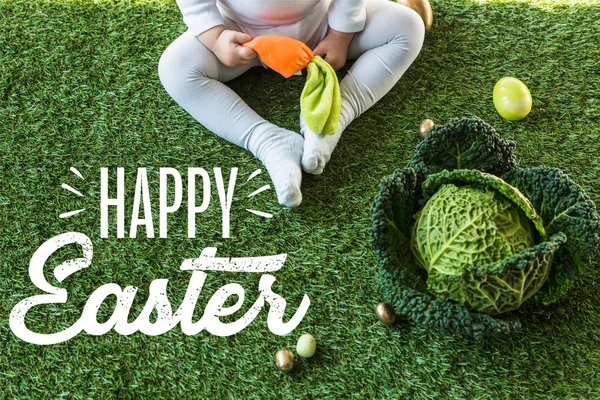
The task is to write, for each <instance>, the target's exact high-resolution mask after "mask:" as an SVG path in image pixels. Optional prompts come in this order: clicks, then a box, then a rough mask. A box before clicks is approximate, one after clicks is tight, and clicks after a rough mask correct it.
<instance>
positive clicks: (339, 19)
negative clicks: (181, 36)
mask: <svg viewBox="0 0 600 400" xmlns="http://www.w3.org/2000/svg"><path fill="white" fill-rule="evenodd" d="M365 4H366V0H177V5H178V6H179V9H180V10H181V13H182V15H183V21H184V23H185V24H186V25H187V27H188V28H189V29H190V31H191V32H192V33H193V34H194V35H199V34H201V33H202V32H204V31H207V30H208V29H210V28H213V27H215V26H217V25H223V18H222V15H223V16H226V17H227V18H230V19H232V20H233V21H235V22H237V23H239V24H241V25H244V26H248V27H254V28H267V27H276V26H281V25H287V24H294V23H297V22H298V21H301V20H302V19H303V18H304V16H306V15H310V14H312V13H313V12H314V10H318V9H323V8H325V9H327V7H329V8H328V12H327V21H328V23H329V26H330V27H331V28H333V29H335V30H337V31H340V32H359V31H361V30H362V29H363V28H364V26H365V20H366V11H365Z"/></svg>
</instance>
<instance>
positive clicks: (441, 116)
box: [0, 0, 600, 399]
mask: <svg viewBox="0 0 600 400" xmlns="http://www.w3.org/2000/svg"><path fill="white" fill-rule="evenodd" d="M431 3H432V6H433V9H434V18H435V20H434V25H433V28H432V30H431V31H430V32H429V33H428V34H427V36H426V40H425V44H424V47H423V50H422V53H421V54H420V55H419V57H418V59H417V61H416V62H415V63H414V65H413V66H411V68H410V69H409V71H408V72H407V73H406V75H405V76H404V77H403V78H402V80H401V81H400V82H399V84H398V85H397V86H396V87H395V88H394V89H393V90H392V91H391V92H390V93H389V94H388V95H387V96H386V97H385V98H384V99H383V100H382V101H380V102H379V103H378V104H377V105H375V106H374V107H373V108H372V109H370V110H369V111H367V112H366V113H365V114H364V115H363V116H362V117H361V118H360V119H358V120H356V121H355V122H353V124H352V125H351V126H350V127H349V128H348V129H347V131H346V132H345V134H344V136H343V138H342V140H341V142H340V144H339V146H338V148H337V149H336V151H335V153H334V156H333V158H332V160H331V162H330V163H329V165H328V167H327V169H326V171H325V173H324V174H323V175H321V176H319V177H312V176H306V177H305V178H304V182H303V194H304V199H305V200H304V202H303V204H302V205H301V206H300V207H299V208H297V209H291V210H290V209H282V208H281V207H279V206H278V204H277V201H276V199H275V194H274V192H273V191H268V192H266V193H265V194H262V195H260V196H257V197H256V198H254V199H252V200H247V199H246V195H247V194H249V193H250V192H251V191H253V190H254V189H256V188H258V187H260V186H262V185H264V184H267V183H269V182H270V181H269V179H268V176H267V175H266V174H265V173H263V174H261V175H260V176H259V177H258V178H255V179H254V180H252V181H250V182H246V178H247V176H249V174H250V173H251V172H252V171H254V170H255V169H257V168H261V165H260V163H259V162H258V161H257V160H256V159H254V158H253V157H252V156H251V155H250V154H249V153H247V152H244V151H242V150H240V149H238V148H236V147H234V146H233V145H230V144H229V143H227V142H225V141H224V140H222V139H219V138H217V137H215V136H214V135H213V134H211V133H210V132H207V131H206V130H205V129H203V127H201V126H200V125H199V124H197V123H196V122H195V121H194V120H193V119H192V118H191V117H189V116H188V115H187V114H186V113H185V112H184V111H183V110H182V109H180V108H179V107H178V106H177V105H176V104H175V103H174V102H173V101H172V100H171V99H170V98H169V96H168V95H167V94H166V92H165V91H164V90H163V88H162V86H161V84H160V82H159V80H158V76H157V63H158V59H159V57H160V55H161V54H162V52H163V50H164V49H165V48H166V47H167V46H168V45H169V44H170V43H171V41H173V40H174V39H175V38H176V37H177V36H178V35H179V34H180V33H181V32H182V31H183V30H184V29H185V28H184V25H183V23H182V20H181V17H180V14H179V11H178V9H177V7H176V5H175V2H173V1H163V0H155V1H146V2H144V1H125V0H123V1H119V2H113V1H102V0H101V1H97V2H91V1H81V0H74V1H68V0H59V1H43V0H33V1H24V0H3V1H2V0H0V32H2V34H1V35H0V57H1V58H0V160H1V161H0V168H1V175H0V176H1V178H0V270H1V271H2V278H3V279H2V282H1V283H0V293H2V296H1V298H0V398H28V397H31V398H55V397H66V398H107V397H116V398H124V399H126V398H140V397H143V398H157V397H163V398H185V397H189V398H207V397H215V398H319V399H320V398H344V397H352V398H359V399H363V398H392V397H394V398H399V397H402V398H422V399H425V398H489V399H498V398H510V399H515V398H524V399H530V398H535V397H545V396H549V397H552V398H593V397H598V396H600V376H599V375H598V371H599V370H600V353H598V348H599V347H600V313H599V311H600V297H599V296H598V292H600V281H599V279H598V274H597V270H598V258H596V259H595V261H594V263H593V265H592V268H591V269H590V270H589V271H587V272H586V273H585V274H584V275H583V277H582V278H580V279H578V280H577V281H576V282H575V284H574V286H573V288H572V290H571V291H570V295H569V297H568V298H566V299H564V300H562V301H560V302H559V303H558V304H555V305H553V306H551V307H546V308H541V307H533V306H528V307H525V308H524V309H523V310H522V311H519V312H518V315H519V318H521V319H522V321H523V325H524V326H523V329H522V331H520V332H519V333H515V334H512V335H509V336H501V337H496V338H492V339H489V340H486V341H482V342H474V341H471V340H468V339H465V338H462V337H444V336H440V335H438V334H436V333H435V332H431V331H428V330H426V329H423V328H421V327H418V326H412V325H407V324H403V323H400V324H397V325H396V326H394V327H392V328H389V327H386V326H384V325H382V324H380V323H378V322H377V321H376V320H375V318H374V314H373V309H374V307H375V305H376V304H377V302H378V301H380V297H379V294H378V293H377V289H376V286H375V281H374V273H375V270H376V265H375V259H374V255H373V252H372V251H371V249H370V244H369V239H368V229H369V224H370V203H371V199H372V197H373V195H374V193H375V190H376V187H377V184H378V182H379V180H380V179H381V178H382V177H383V176H384V175H386V174H389V173H391V172H392V171H393V170H394V169H395V168H396V167H399V166H403V165H404V164H405V163H406V161H407V160H408V159H409V157H410V156H411V154H412V152H413V150H414V148H415V145H416V144H417V143H418V141H419V138H418V135H417V127H418V125H419V122H420V121H421V120H422V119H423V118H431V119H433V120H434V121H435V122H437V123H444V122H446V121H447V120H449V119H451V118H455V117H462V116H471V115H477V116H479V117H481V118H483V119H484V120H486V121H487V122H489V123H490V124H492V125H493V126H494V127H495V128H496V129H497V130H498V131H499V132H500V133H501V134H502V135H503V136H504V137H506V138H508V139H513V140H516V141H517V142H518V147H517V155H518V157H519V160H520V164H521V165H522V166H533V165H539V164H544V165H547V166H553V167H559V168H561V169H563V170H565V171H566V172H567V173H568V174H569V175H570V176H572V178H573V179H574V180H575V181H576V182H577V183H579V184H580V185H581V186H582V187H584V188H585V189H586V190H587V192H588V193H589V194H590V195H591V197H592V198H593V199H594V200H595V201H596V202H599V201H600V163H598V154H600V144H598V139H599V138H600V127H599V126H600V100H599V98H598V94H599V93H600V79H599V75H598V72H599V71H600V61H599V60H600V48H599V47H598V43H599V42H600V26H599V25H598V20H600V3H599V2H597V1H552V0H548V1H518V2H515V1H488V2H485V1H481V2H477V1H469V0H432V1H431ZM506 75H513V76H517V77H519V78H520V79H521V80H523V81H524V82H525V83H526V84H527V85H528V86H529V89H530V90H531V92H532V95H533V99H534V105H533V110H532V112H531V114H530V115H529V116H528V117H527V118H526V119H524V120H522V121H519V122H508V121H504V120H502V119H501V118H500V117H499V115H498V114H497V113H496V111H495V110H494V107H493V104H492V99H491V93H492V88H493V86H494V84H495V82H496V81H497V80H498V79H499V78H500V77H502V76H506ZM302 84H303V80H302V79H294V78H291V79H289V80H284V79H283V78H281V77H279V76H278V75H276V74H274V73H271V72H268V71H264V70H261V69H256V70H252V71H250V72H248V73H247V74H245V75H244V76H242V77H241V78H239V79H237V80H235V81H233V82H231V84H230V85H231V87H233V88H234V89H235V90H237V91H238V92H239V93H240V94H241V95H242V97H243V98H244V99H245V100H246V101H247V102H248V103H249V104H250V105H251V106H253V107H254V108H255V109H256V110H257V111H258V112H259V113H261V114H262V115H264V116H265V117H267V118H269V119H271V120H272V121H274V122H276V123H279V124H281V125H283V126H285V127H287V128H290V129H296V123H297V118H298V113H299V105H298V98H299V94H300V91H301V88H302ZM71 166H75V167H76V168H78V169H79V170H80V171H81V172H82V174H83V175H84V176H85V178H86V180H85V181H81V180H79V179H78V178H76V177H75V176H74V175H73V174H71V173H70V172H69V167H71ZM118 166H119V167H124V168H125V174H126V190H127V194H126V199H127V210H126V215H127V214H129V215H130V213H131V208H132V204H131V203H132V200H133V191H134V188H135V177H136V169H137V168H138V167H147V168H148V172H149V181H150V191H151V195H150V196H151V199H152V200H153V201H154V203H153V207H154V209H153V212H154V216H155V220H154V222H155V224H157V223H158V211H157V210H158V209H157V207H158V169H159V167H173V168H176V169H178V170H179V171H180V172H181V173H182V174H183V175H184V176H185V174H186V171H187V168H188V167H203V168H206V169H208V170H212V168H213V167H221V168H223V169H224V170H226V171H227V170H229V169H230V168H233V167H239V168H240V170H239V174H240V178H239V179H238V186H239V187H238V189H237V190H236V192H235V196H234V202H233V206H232V209H231V228H232V232H231V233H232V238H231V239H223V238H222V237H221V214H220V206H219V202H218V196H217V193H216V191H214V192H213V197H212V203H211V206H210V207H209V209H208V211H206V212H205V213H203V214H202V215H201V216H199V217H198V226H197V228H198V235H197V238H196V239H188V238H187V237H186V229H187V219H186V212H185V209H184V207H182V209H181V210H180V211H179V212H178V213H176V214H175V215H173V217H172V218H171V220H170V223H169V238H168V239H162V240H160V239H146V238H136V239H127V238H126V239H117V238H116V237H115V230H114V226H113V228H112V230H111V236H110V238H108V239H101V238H100V209H99V196H100V168H102V167H111V168H113V169H112V170H113V172H114V167H118ZM211 175H212V173H211ZM213 182H214V181H213ZM61 183H68V184H70V185H71V186H74V187H76V188H77V189H79V190H81V191H82V193H83V194H84V195H85V197H84V198H78V197H76V196H74V195H70V194H69V193H68V192H66V191H65V190H63V189H61V187H60V185H61ZM184 205H185V202H184ZM84 207H85V208H86V211H85V212H83V213H82V214H80V215H78V216H75V217H72V218H67V219H60V218H58V214H60V213H62V212H65V211H70V210H75V209H79V208H84ZM245 208H254V209H257V210H262V211H267V212H271V213H273V214H274V218H272V219H264V218H260V217H257V216H253V215H252V214H249V213H247V212H246V211H245ZM126 220H127V218H126ZM111 221H113V222H114V219H111ZM128 225H129V224H128V223H127V224H126V227H127V228H128ZM72 230H75V231H78V232H83V233H85V234H86V235H88V236H89V237H90V238H91V239H92V241H93V244H94V260H93V263H92V266H91V267H90V268H89V269H88V270H84V271H80V272H78V273H76V274H75V275H73V276H71V277H70V278H68V279H67V280H65V281H64V282H63V283H61V284H58V283H57V282H56V281H55V280H53V278H52V277H51V271H52V269H51V268H52V267H53V266H55V265H57V263H58V262H61V261H63V260H66V259H69V258H72V257H75V256H78V254H79V253H78V252H77V251H76V250H75V249H70V250H68V249H65V250H64V251H63V252H61V253H60V254H59V256H57V257H53V258H52V263H49V266H48V267H47V268H46V271H47V275H46V276H47V278H48V279H49V280H50V282H53V283H54V284H57V285H59V286H61V287H64V288H66V289H67V290H68V291H69V300H68V302H67V303H66V304H64V305H61V304H58V305H53V306H40V307H37V308H35V309H34V311H32V313H31V314H30V318H29V319H28V321H29V324H30V326H31V327H33V328H35V329H37V330H39V331H42V332H54V331H57V330H61V329H64V328H65V327H67V326H69V325H70V324H72V323H73V322H74V321H76V320H77V318H78V316H79V313H80V311H81V309H82V308H83V306H84V304H85V300H86V299H87V298H88V296H89V295H90V294H91V292H92V291H93V290H95V289H96V288H97V287H99V286H101V285H103V284H105V283H110V282H114V283H118V284H119V285H121V286H122V287H125V286H127V285H132V286H138V287H139V291H138V295H137V298H136V301H135V303H134V310H136V311H135V312H134V313H133V314H134V315H136V314H137V313H138V312H139V311H140V310H141V307H142V306H143V304H144V302H145V299H146V297H147V294H148V285H149V283H150V282H151V281H152V280H153V279H158V278H168V279H169V288H168V295H169V298H170V299H171V303H172V304H173V305H174V307H177V306H178V305H179V304H180V302H181V299H182V298H183V295H184V293H185V289H186V287H187V283H188V280H189V273H188V272H184V271H179V266H180V264H181V262H182V261H183V260H184V259H186V258H193V257H197V256H199V254H200V252H201V251H202V249H203V248H205V247H218V253H217V256H219V255H220V256H258V255H269V254H277V253H284V252H285V253H288V259H287V261H286V263H285V266H284V267H283V268H282V269H281V270H280V271H278V272H276V273H275V274H274V275H275V276H276V278H277V281H276V283H275V284H274V285H273V290H274V291H275V292H277V293H280V294H281V295H283V296H284V297H285V298H286V299H287V300H288V309H287V312H286V318H289V316H290V315H291V312H293V311H295V309H296V308H297V306H298V305H299V303H300V301H301V298H302V295H303V294H307V295H308V296H309V297H310V299H311V306H310V308H309V310H308V313H307V315H306V316H305V318H304V320H303V321H302V323H301V325H300V326H299V327H298V328H297V329H296V330H294V331H293V332H292V333H291V334H290V335H288V336H277V335H274V334H272V333H271V332H270V331H269V330H268V328H267V324H266V308H265V309H263V311H261V313H260V314H259V316H258V318H257V319H256V320H255V321H254V322H253V323H252V324H251V325H250V326H249V327H248V328H246V329H244V330H243V331H242V332H240V333H239V334H237V335H235V336H232V337H217V336H214V335H211V334H209V333H207V332H206V331H203V332H201V333H199V334H198V335H195V336H186V335H184V334H183V333H182V332H181V330H180V329H179V327H177V328H175V329H173V330H172V331H170V332H169V333H167V334H164V335H162V336H155V337H152V336H145V335H142V334H140V333H136V334H134V335H132V336H120V335H118V334H116V333H114V332H113V331H111V332H109V333H108V334H106V335H104V336H90V335H88V334H85V333H82V334H80V335H78V336H76V337H75V338H73V339H71V340H70V341H67V342H65V343H61V344H57V345H52V346H36V345H32V344H28V343H25V342H23V341H21V340H19V339H17V338H16V337H15V336H14V335H13V334H12V333H11V331H10V329H9V324H8V315H9V313H10V310H11V309H12V307H13V306H14V305H15V304H16V303H17V302H19V301H21V300H22V299H24V298H26V297H28V296H32V295H35V294H38V293H39V291H38V290H37V289H35V288H34V287H33V285H32V284H31V282H30V281H29V278H28V263H29V260H30V258H31V256H32V254H33V253H34V251H35V250H36V249H37V248H38V247H39V246H40V245H41V244H42V243H43V242H44V241H45V240H47V239H49V238H50V237H53V236H55V235H57V234H59V233H63V232H68V231H72ZM141 233H142V232H141V231H140V234H141ZM258 280H259V277H258V276H256V275H253V274H245V275H242V274H234V273H210V274H209V276H208V278H207V281H206V285H205V287H204V289H203V291H202V294H201V295H200V299H199V301H198V306H197V309H196V310H197V313H196V314H197V317H200V316H201V312H202V310H203V309H204V305H205V304H206V302H207V301H208V299H209V298H210V296H211V295H212V293H213V292H214V291H215V290H216V289H218V288H219V287H221V286H222V285H224V284H226V283H231V282H238V283H240V284H242V286H243V287H244V288H245V289H246V300H245V302H244V305H243V307H242V310H246V309H247V308H248V307H249V306H250V305H251V304H252V303H253V302H254V300H255V299H256V294H257V288H258V286H257V285H258ZM111 301H112V302H111ZM112 307H114V299H109V301H107V304H106V305H104V306H103V307H102V308H101V309H100V312H99V315H100V316H101V318H108V317H109V316H110V313H111V312H112ZM240 315H241V313H240ZM303 332H310V333H312V334H313V335H314V336H315V337H316V339H317V341H318V344H319V346H318V352H317V355H316V356H315V357H314V358H312V359H310V360H308V361H303V362H301V368H300V370H298V371H296V372H294V373H293V374H289V375H286V374H283V373H280V372H278V371H277V370H276V369H275V367H274V365H273V362H272V359H273V355H274V354H275V352H276V351H277V350H279V349H281V348H289V349H294V347H295V343H296V341H297V339H298V337H299V336H300V335H301V334H302V333H303Z"/></svg>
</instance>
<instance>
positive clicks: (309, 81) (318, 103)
mask: <svg viewBox="0 0 600 400" xmlns="http://www.w3.org/2000/svg"><path fill="white" fill-rule="evenodd" d="M243 46H245V47H250V48H251V49H253V50H254V51H256V53H257V54H258V57H259V58H260V60H261V61H262V62H263V63H264V64H265V65H267V66H268V67H269V68H271V69H273V70H274V71H276V72H278V73H279V74H281V75H282V76H283V77H284V78H289V77H290V76H292V75H294V74H295V73H297V72H298V71H301V70H303V69H304V68H307V76H306V83H305V85H304V89H303V90H302V94H301V95H300V112H301V113H302V117H303V118H304V121H305V122H306V124H307V125H308V127H309V128H310V130H311V131H312V132H315V133H324V134H330V135H332V134H334V133H335V131H336V129H337V126H338V120H339V116H340V107H341V95H340V87H339V83H338V79H337V75H336V74H335V71H334V69H333V68H332V67H331V65H329V63H327V62H326V61H325V60H323V59H322V58H321V57H320V56H315V55H314V54H313V52H312V51H311V50H310V49H309V48H308V46H306V45H305V44H304V43H302V42H301V41H299V40H296V39H292V38H288V37H285V36H277V35H264V36H258V37H256V38H254V39H253V40H251V41H250V42H247V43H244V45H243Z"/></svg>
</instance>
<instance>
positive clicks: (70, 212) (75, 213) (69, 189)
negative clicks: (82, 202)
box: [58, 167, 85, 218]
mask: <svg viewBox="0 0 600 400" xmlns="http://www.w3.org/2000/svg"><path fill="white" fill-rule="evenodd" d="M69 170H70V171H71V172H72V173H74V174H75V175H77V176H78V177H79V179H82V180H85V179H84V178H83V175H81V172H79V171H78V170H77V168H75V167H71V168H69ZM60 186H61V187H62V188H63V189H65V190H68V191H69V192H71V193H73V194H75V195H77V196H79V197H85V196H84V195H83V193H81V192H80V191H79V190H77V189H75V188H73V187H71V186H69V185H67V184H66V183H63V184H62V185H60ZM84 210H85V208H82V209H80V210H75V211H68V212H64V213H62V214H60V215H59V216H58V218H69V217H72V216H73V215H77V214H79V213H80V212H82V211H84Z"/></svg>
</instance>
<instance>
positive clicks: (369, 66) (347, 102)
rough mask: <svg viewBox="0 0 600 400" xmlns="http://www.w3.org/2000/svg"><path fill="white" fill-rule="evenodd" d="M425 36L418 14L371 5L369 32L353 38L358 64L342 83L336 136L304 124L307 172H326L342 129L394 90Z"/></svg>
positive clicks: (352, 54)
mask: <svg viewBox="0 0 600 400" xmlns="http://www.w3.org/2000/svg"><path fill="white" fill-rule="evenodd" d="M424 35H425V26H424V24H423V20H422V19H421V17H420V16H419V15H418V14H417V13H416V12H415V11H413V10H411V9H410V8H408V7H405V6H401V5H399V4H397V3H395V2H391V1H389V0H369V2H368V3H367V22H366V25H365V28H364V30H363V31H361V32H359V33H357V34H356V35H355V36H354V38H353V39H352V42H351V43H350V48H349V52H348V59H355V58H358V59H357V60H356V61H355V63H354V65H353V66H352V67H351V68H350V70H349V71H348V74H347V75H346V76H345V77H344V79H342V81H341V82H340V91H341V95H342V109H341V115H340V122H339V126H338V129H337V131H336V133H335V134H333V135H323V134H320V133H319V132H317V133H319V134H315V133H313V132H311V131H310V129H308V127H307V126H306V124H305V123H304V121H303V120H302V118H301V120H300V124H301V132H302V134H303V136H304V156H303V157H302V167H303V168H304V170H305V171H306V172H309V173H312V174H315V175H317V174H320V173H322V172H323V168H324V167H325V164H327V162H328V161H329V158H330V157H331V153H332V152H333V149H334V148H335V146H336V145H337V143H338V140H339V139H340V136H341V134H342V132H343V130H344V129H346V127H347V126H348V124H350V122H352V120H354V119H355V118H357V117H358V116H359V115H361V114H362V113H363V112H365V111H366V110H367V109H368V108H369V107H371V106H372V105H373V104H375V103H376V102H377V101H379V100H380V99H381V98H382V97H383V96H384V95H385V94H386V93H387V92H388V91H389V90H390V89H391V88H392V87H394V85H395V84H396V83H397V82H398V80H399V79H400V77H401V76H402V75H403V74H404V72H406V70H407V69H408V67H409V66H410V65H411V64H412V62H413V61H414V60H415V58H417V55H418V54H419V51H420V50H421V46H422V44H423V38H424Z"/></svg>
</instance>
